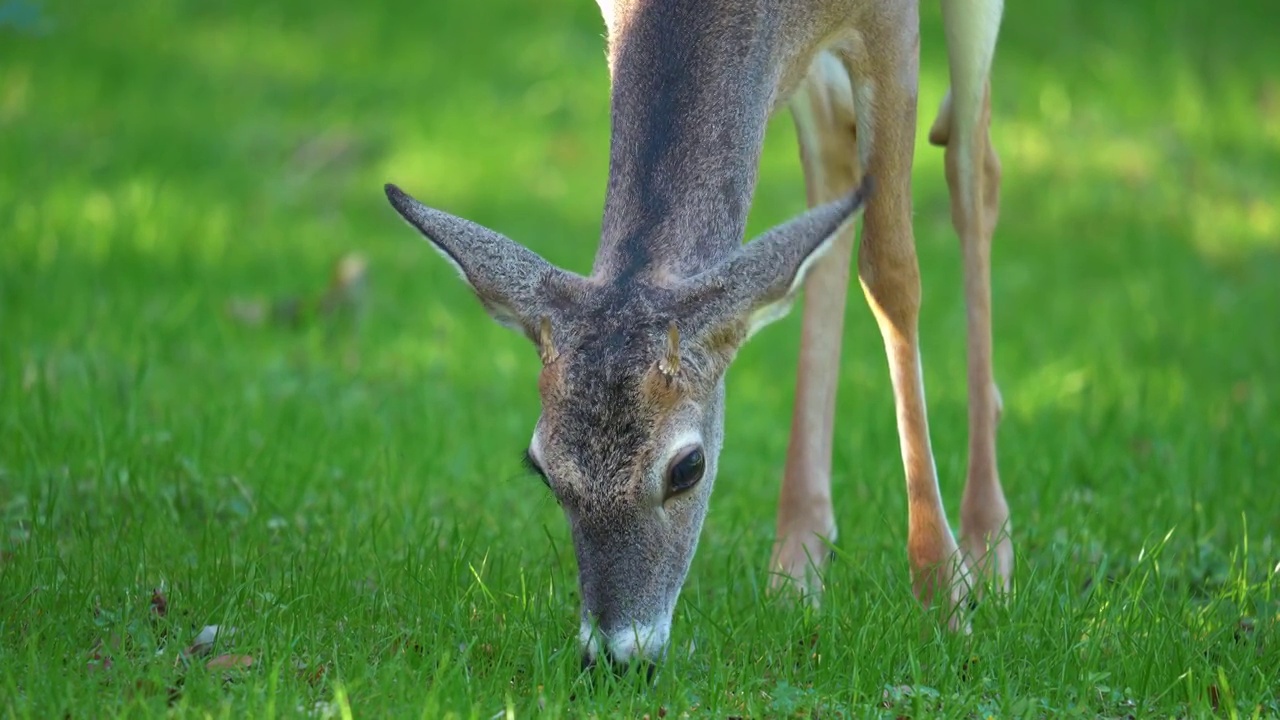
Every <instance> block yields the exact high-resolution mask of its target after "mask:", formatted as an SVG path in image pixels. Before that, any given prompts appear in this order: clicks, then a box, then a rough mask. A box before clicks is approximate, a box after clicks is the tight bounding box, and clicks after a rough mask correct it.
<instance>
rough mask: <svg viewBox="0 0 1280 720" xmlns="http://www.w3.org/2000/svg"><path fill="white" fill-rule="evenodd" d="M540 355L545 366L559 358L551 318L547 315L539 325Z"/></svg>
mask: <svg viewBox="0 0 1280 720" xmlns="http://www.w3.org/2000/svg"><path fill="white" fill-rule="evenodd" d="M538 355H539V356H540V357H541V358H542V364H543V365H550V364H551V363H553V362H555V360H556V358H557V357H559V353H557V352H556V346H555V344H554V343H553V342H552V339H551V318H549V317H547V316H546V315H543V316H542V321H541V322H540V323H539V324H538Z"/></svg>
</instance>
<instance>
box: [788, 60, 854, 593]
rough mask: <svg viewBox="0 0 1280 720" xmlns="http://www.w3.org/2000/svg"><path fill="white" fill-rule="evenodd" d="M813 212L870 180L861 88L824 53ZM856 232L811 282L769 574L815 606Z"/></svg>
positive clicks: (802, 126)
mask: <svg viewBox="0 0 1280 720" xmlns="http://www.w3.org/2000/svg"><path fill="white" fill-rule="evenodd" d="M790 109H791V116H792V119H793V120H794V122H795V127H796V136H797V138H798V140H799V145H800V160H801V164H802V165H803V167H804V177H805V191H806V196H807V200H808V204H809V206H810V207H815V206H817V205H821V204H823V203H826V202H829V201H832V200H836V199H838V198H840V197H843V196H845V195H847V194H849V193H850V192H852V191H853V189H854V188H856V187H857V186H858V183H859V181H860V180H861V170H860V167H859V163H858V154H857V139H856V138H857V131H856V126H857V118H856V116H855V114H854V108H853V90H852V87H851V85H850V82H849V75H848V73H847V72H846V71H845V68H844V66H843V65H842V64H841V63H840V61H839V60H837V59H836V58H835V57H834V56H832V55H830V54H829V53H826V52H823V53H819V54H818V56H817V57H816V58H815V59H814V61H813V63H812V65H811V66H810V68H809V72H808V74H807V76H806V77H805V79H804V81H803V82H802V83H801V85H800V87H799V88H798V89H797V91H796V93H795V94H794V95H793V96H792V99H791V102H790ZM854 235H855V230H854V228H852V227H850V228H849V229H848V230H846V231H845V234H844V235H842V236H841V237H840V238H838V239H837V240H836V242H835V245H834V247H832V249H831V250H829V251H828V252H827V254H826V255H824V256H823V257H822V259H821V260H819V261H818V264H817V265H816V266H815V267H814V268H813V270H812V271H810V273H809V276H808V279H807V280H806V281H805V300H804V318H803V326H802V330H801V341H800V359H799V368H798V372H797V376H796V397H795V407H794V410H793V417H792V422H791V439H790V442H789V445H788V448H787V464H786V470H785V473H784V475H783V479H782V489H781V493H780V496H779V499H778V535H777V542H776V543H775V545H774V548H773V557H772V559H771V560H770V563H769V567H770V570H771V571H772V572H773V573H774V574H773V578H772V580H771V581H770V584H771V586H772V587H774V588H779V587H786V588H789V589H792V590H798V591H799V592H800V593H802V594H803V595H805V596H806V597H807V598H808V599H810V600H811V601H813V602H815V603H816V601H817V600H818V598H819V596H820V593H821V590H822V579H821V571H822V569H823V566H824V565H825V561H826V558H827V556H828V554H829V553H828V549H827V543H828V542H833V541H834V540H835V537H836V525H835V515H834V513H833V511H832V507H831V443H832V433H833V424H834V420H835V398H836V387H837V385H838V379H839V369H840V345H841V336H842V334H843V328H844V309H845V298H846V297H847V293H848V288H849V262H850V258H851V256H852V254H853V241H854Z"/></svg>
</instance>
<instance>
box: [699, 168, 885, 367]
mask: <svg viewBox="0 0 1280 720" xmlns="http://www.w3.org/2000/svg"><path fill="white" fill-rule="evenodd" d="M870 193H871V180H870V178H869V177H867V178H864V179H863V181H862V186H861V187H859V188H858V189H857V190H856V191H855V192H853V193H851V194H850V195H848V196H846V197H844V198H842V199H840V200H836V201H834V202H830V203H827V204H825V205H820V206H818V207H816V208H813V209H811V210H809V211H808V212H806V213H804V214H803V215H800V216H799V217H797V218H795V219H793V220H791V221H789V222H786V223H784V224H782V225H779V226H777V227H775V228H773V229H772V230H769V231H768V232H766V233H764V234H763V235H761V236H760V237H758V238H756V239H755V240H752V241H751V242H749V243H747V244H745V245H743V246H742V247H741V248H739V249H738V250H737V251H735V252H734V253H733V254H732V255H730V256H729V258H728V259H726V260H725V261H723V262H722V263H720V264H719V265H717V266H715V267H713V268H711V269H710V270H708V271H706V272H704V273H702V274H701V275H696V276H694V277H692V278H689V279H688V280H687V281H686V283H687V288H688V289H687V290H686V292H687V293H688V296H687V297H686V298H685V299H684V300H683V304H684V306H685V307H696V308H698V310H696V311H695V316H696V319H694V320H693V322H692V323H690V324H691V325H693V326H694V327H696V328H699V330H700V332H699V334H700V335H707V336H711V335H714V336H715V337H718V338H722V339H725V338H730V339H732V341H734V342H736V343H737V344H741V343H742V342H745V341H746V339H747V338H749V337H750V336H751V335H753V334H754V333H755V332H756V331H758V330H759V329H760V328H762V327H764V326H765V325H768V324H769V323H771V322H773V321H775V320H778V319H780V318H782V317H784V316H785V315H786V314H787V312H788V311H789V310H790V309H791V304H792V302H794V301H795V298H796V296H797V295H798V294H799V293H800V288H801V287H803V285H804V280H805V277H806V276H807V275H808V272H809V270H810V269H811V268H812V267H813V265H814V263H815V262H817V260H818V259H819V258H821V257H822V255H823V254H824V253H826V251H827V250H829V249H830V248H831V246H832V245H833V244H834V243H835V241H836V238H837V237H839V236H840V233H841V232H843V231H844V230H845V229H846V228H848V227H849V225H850V224H851V223H852V222H853V221H854V218H856V217H857V215H858V212H859V211H860V210H861V209H862V207H863V205H864V203H865V201H866V198H867V197H868V196H869V194H870ZM726 330H732V332H726ZM736 349H737V348H736V347H735V348H733V350H736Z"/></svg>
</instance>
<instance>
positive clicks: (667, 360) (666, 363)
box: [658, 320, 680, 378]
mask: <svg viewBox="0 0 1280 720" xmlns="http://www.w3.org/2000/svg"><path fill="white" fill-rule="evenodd" d="M658 370H659V372H661V373H662V374H663V375H666V376H667V377H668V378H674V377H675V376H676V373H678V372H680V331H679V330H678V329H676V323H675V321H674V320H673V321H672V322H671V325H670V327H668V328H667V352H666V354H664V355H663V357H662V359H661V360H659V361H658Z"/></svg>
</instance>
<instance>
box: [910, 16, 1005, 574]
mask: <svg viewBox="0 0 1280 720" xmlns="http://www.w3.org/2000/svg"><path fill="white" fill-rule="evenodd" d="M974 5H975V3H973V2H972V1H969V2H966V3H964V4H963V5H959V6H958V5H957V3H956V2H955V1H954V0H944V2H943V3H942V10H943V19H944V23H945V25H946V32H947V52H948V55H949V60H950V65H951V90H950V92H949V93H948V94H947V97H946V98H945V99H944V100H943V103H942V108H941V109H940V111H939V113H938V118H937V120H936V121H934V124H933V127H932V128H931V129H930V131H929V141H930V142H931V143H932V144H934V145H939V146H945V147H946V171H947V186H948V188H949V191H950V196H951V222H952V224H953V225H954V226H955V229H956V233H957V234H958V235H959V236H960V245H961V248H962V253H963V257H964V261H963V262H964V299H965V310H966V319H967V325H968V332H967V342H966V345H967V348H966V353H967V356H968V386H969V467H968V476H967V478H966V480H965V486H964V499H963V501H962V503H961V506H960V528H961V530H960V547H961V549H962V550H963V551H964V555H965V559H966V561H967V562H968V563H969V566H970V568H971V569H972V570H973V571H974V572H975V574H976V575H977V576H979V577H980V578H982V579H983V580H984V581H986V582H991V583H992V587H993V588H994V589H996V590H997V591H999V592H1008V590H1009V583H1010V574H1011V573H1012V570H1013V543H1012V542H1011V541H1010V539H1009V506H1008V503H1006V502H1005V497H1004V490H1003V489H1002V488H1001V487H1000V476H999V474H998V472H997V469H996V423H997V422H998V421H999V419H1000V410H1001V408H1000V405H1001V400H1000V391H999V389H998V388H997V387H996V383H995V374H994V371H993V369H992V358H991V355H992V339H991V337H992V332H991V236H992V233H993V232H994V230H995V225H996V217H997V215H998V214H999V207H1000V161H999V159H998V158H997V157H996V154H995V150H994V149H993V148H992V146H991V137H990V125H991V84H990V80H989V74H990V70H991V59H992V55H993V53H994V52H995V42H996V35H997V33H998V28H999V22H1000V14H1001V10H1002V2H1001V0H981V1H980V2H977V3H976V5H978V6H979V7H974Z"/></svg>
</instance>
